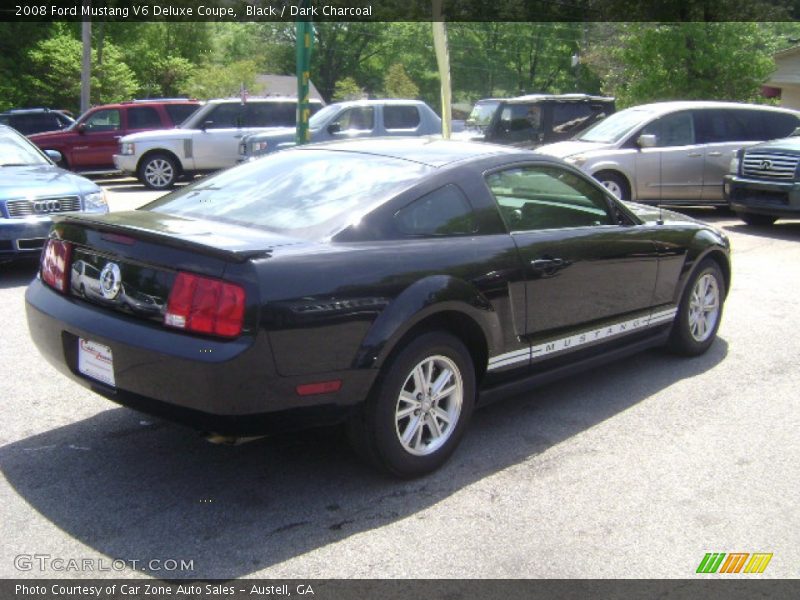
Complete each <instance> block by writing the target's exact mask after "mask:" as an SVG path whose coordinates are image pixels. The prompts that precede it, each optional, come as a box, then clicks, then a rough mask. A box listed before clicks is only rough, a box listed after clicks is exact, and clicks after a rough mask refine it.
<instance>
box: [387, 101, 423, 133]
mask: <svg viewBox="0 0 800 600" xmlns="http://www.w3.org/2000/svg"><path fill="white" fill-rule="evenodd" d="M419 122H420V118H419V111H418V110H417V107H416V106H393V105H390V104H387V105H385V106H384V107H383V125H384V127H385V128H386V129H416V128H417V126H419Z"/></svg>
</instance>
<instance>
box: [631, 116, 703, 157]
mask: <svg viewBox="0 0 800 600" xmlns="http://www.w3.org/2000/svg"><path fill="white" fill-rule="evenodd" d="M642 134H644V135H655V136H656V146H658V147H659V148H665V147H670V146H689V145H691V144H694V143H695V135H694V118H693V117H692V113H691V112H690V111H683V112H678V113H673V114H670V115H664V116H663V117H661V118H660V119H656V120H655V121H653V122H652V123H650V124H648V125H647V126H645V128H644V129H642Z"/></svg>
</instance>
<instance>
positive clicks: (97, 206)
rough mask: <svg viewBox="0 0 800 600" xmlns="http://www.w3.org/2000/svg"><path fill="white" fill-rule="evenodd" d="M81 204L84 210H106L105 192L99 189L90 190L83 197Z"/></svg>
mask: <svg viewBox="0 0 800 600" xmlns="http://www.w3.org/2000/svg"><path fill="white" fill-rule="evenodd" d="M83 204H84V207H85V208H86V210H90V211H94V212H97V211H103V212H107V211H108V202H107V201H106V192H105V190H101V191H99V192H92V193H91V194H86V195H85V196H84V197H83Z"/></svg>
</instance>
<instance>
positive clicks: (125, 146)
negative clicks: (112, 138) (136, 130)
mask: <svg viewBox="0 0 800 600" xmlns="http://www.w3.org/2000/svg"><path fill="white" fill-rule="evenodd" d="M119 153H120V154H124V155H127V156H131V155H133V154H136V144H134V143H133V142H122V143H121V144H120V145H119Z"/></svg>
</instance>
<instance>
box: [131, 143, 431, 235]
mask: <svg viewBox="0 0 800 600" xmlns="http://www.w3.org/2000/svg"><path fill="white" fill-rule="evenodd" d="M432 170H433V167H430V166H428V165H423V164H420V163H415V162H411V161H407V160H401V159H397V158H391V157H383V156H377V155H369V154H359V153H355V152H353V153H351V152H333V151H328V150H318V149H304V150H287V151H284V152H276V153H275V154H273V155H271V156H270V157H268V158H266V159H264V160H257V161H253V162H251V163H245V164H244V165H241V166H239V167H236V168H234V169H229V170H227V171H224V172H222V173H220V174H219V175H216V176H213V177H208V178H206V179H202V180H200V181H198V182H197V183H195V184H193V185H190V186H187V187H185V188H182V189H181V190H178V191H176V192H173V193H172V194H168V195H167V196H164V197H163V198H160V199H158V200H156V201H155V202H154V203H152V204H149V205H148V206H147V207H146V208H147V209H148V210H156V211H158V212H165V213H169V214H177V215H190V216H196V217H199V218H205V219H212V220H220V221H224V222H229V223H235V224H241V225H246V226H252V227H259V228H263V229H267V230H270V231H276V232H282V233H287V234H291V235H297V236H301V237H305V238H307V239H320V238H323V237H326V236H328V235H334V234H335V233H337V232H338V231H340V230H341V229H343V228H344V227H346V226H348V225H350V224H351V223H353V222H354V221H358V220H359V219H360V218H361V216H363V215H364V214H365V213H366V212H368V211H369V210H372V209H373V208H375V207H376V206H378V205H380V204H382V203H383V202H385V201H386V200H387V199H388V198H391V197H394V196H395V195H397V194H398V193H400V192H401V191H402V190H405V189H408V188H409V187H410V186H412V185H413V184H414V183H416V182H417V181H419V179H420V178H421V177H424V176H425V175H426V174H428V173H430V172H431V171H432ZM309 173H312V174H313V177H310V176H309Z"/></svg>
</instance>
